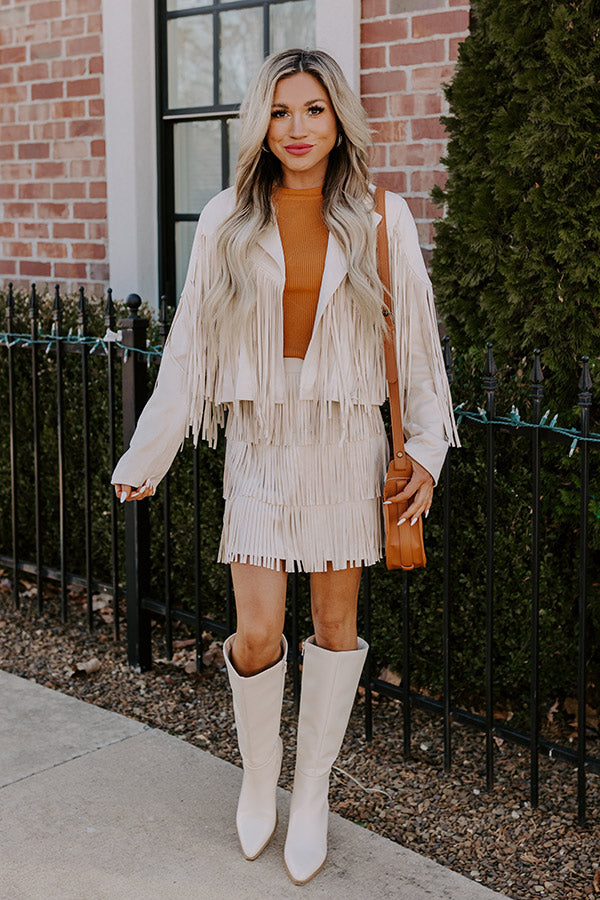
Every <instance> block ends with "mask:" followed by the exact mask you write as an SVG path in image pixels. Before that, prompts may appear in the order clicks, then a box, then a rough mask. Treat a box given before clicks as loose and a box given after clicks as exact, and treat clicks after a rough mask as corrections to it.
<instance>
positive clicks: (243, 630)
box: [231, 563, 287, 676]
mask: <svg viewBox="0 0 600 900" xmlns="http://www.w3.org/2000/svg"><path fill="white" fill-rule="evenodd" d="M231 577H232V579H233V590H234V593H235V605H236V610H237V631H236V635H235V641H234V643H233V646H232V648H231V649H232V662H233V664H234V666H235V669H236V671H237V672H238V673H239V674H240V675H245V676H247V675H256V674H257V673H258V672H262V671H263V669H268V668H269V666H272V665H273V663H275V662H277V661H278V660H279V659H281V634H282V632H283V624H284V619H285V593H286V585H287V572H283V571H279V572H277V571H276V570H274V569H267V568H265V567H264V566H252V565H250V564H249V563H232V564H231Z"/></svg>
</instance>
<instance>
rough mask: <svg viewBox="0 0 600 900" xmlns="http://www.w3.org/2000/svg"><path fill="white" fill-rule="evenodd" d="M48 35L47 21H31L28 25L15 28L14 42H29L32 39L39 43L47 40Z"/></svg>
mask: <svg viewBox="0 0 600 900" xmlns="http://www.w3.org/2000/svg"><path fill="white" fill-rule="evenodd" d="M48 36H49V28H48V23H47V22H33V23H32V24H30V25H23V26H22V27H21V28H15V32H14V42H15V44H29V43H31V42H32V41H36V42H38V43H41V42H42V41H47V40H48Z"/></svg>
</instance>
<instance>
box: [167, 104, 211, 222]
mask: <svg viewBox="0 0 600 900" xmlns="http://www.w3.org/2000/svg"><path fill="white" fill-rule="evenodd" d="M173 142H174V153H175V212H176V213H199V212H200V211H201V210H202V208H203V206H204V205H205V204H206V203H207V202H208V201H209V200H210V198H211V197H214V195H215V194H217V193H218V192H219V191H220V190H221V186H222V181H221V179H222V175H221V123H220V122H218V121H215V120H209V121H203V122H180V123H178V124H177V125H175V128H174V136H173Z"/></svg>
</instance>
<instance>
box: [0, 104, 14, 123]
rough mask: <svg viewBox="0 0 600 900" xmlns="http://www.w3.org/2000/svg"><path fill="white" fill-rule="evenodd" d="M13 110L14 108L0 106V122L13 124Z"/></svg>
mask: <svg viewBox="0 0 600 900" xmlns="http://www.w3.org/2000/svg"><path fill="white" fill-rule="evenodd" d="M14 121H15V108H14V106H2V105H1V104H0V122H14Z"/></svg>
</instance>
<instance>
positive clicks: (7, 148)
mask: <svg viewBox="0 0 600 900" xmlns="http://www.w3.org/2000/svg"><path fill="white" fill-rule="evenodd" d="M14 158H15V145H14V144H3V145H2V146H0V159H14Z"/></svg>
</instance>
